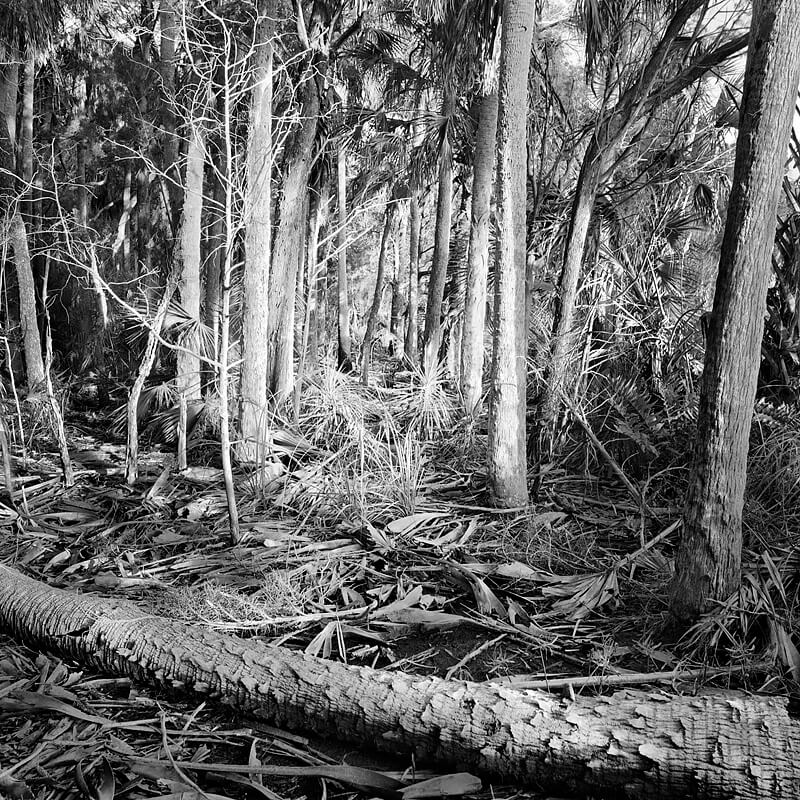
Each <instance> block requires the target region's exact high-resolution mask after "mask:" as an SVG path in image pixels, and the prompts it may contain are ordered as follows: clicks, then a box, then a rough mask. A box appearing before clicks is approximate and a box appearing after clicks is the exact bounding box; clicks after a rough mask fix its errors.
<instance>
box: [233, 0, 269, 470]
mask: <svg viewBox="0 0 800 800" xmlns="http://www.w3.org/2000/svg"><path fill="white" fill-rule="evenodd" d="M269 6H270V4H269V3H268V2H267V0H259V3H258V12H257V13H258V19H257V20H256V26H255V35H254V37H253V57H252V60H253V76H252V89H251V100H250V137H249V139H248V143H247V190H246V191H247V218H246V228H245V261H244V275H243V296H242V300H243V303H242V304H243V309H242V367H241V381H240V386H239V393H240V403H241V413H240V415H239V433H240V436H241V442H242V444H241V447H240V451H239V457H240V458H241V459H243V460H245V461H256V460H257V458H258V455H259V453H258V443H259V441H260V440H261V439H263V433H264V431H263V427H264V418H265V412H266V405H267V370H268V358H267V357H268V353H267V348H266V347H265V344H266V341H267V315H266V314H265V313H264V311H265V309H266V308H267V300H268V294H267V292H268V287H269V276H270V247H271V238H272V193H271V191H270V189H271V178H272V147H273V145H272V79H273V74H272V60H273V43H272V37H273V34H274V31H275V22H274V20H273V19H272V16H271V13H270V8H269Z"/></svg>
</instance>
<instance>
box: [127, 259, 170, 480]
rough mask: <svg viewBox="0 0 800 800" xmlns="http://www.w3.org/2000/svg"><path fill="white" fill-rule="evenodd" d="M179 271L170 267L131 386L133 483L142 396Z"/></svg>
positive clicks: (130, 463) (129, 439)
mask: <svg viewBox="0 0 800 800" xmlns="http://www.w3.org/2000/svg"><path fill="white" fill-rule="evenodd" d="M179 278H180V275H179V273H178V272H177V270H176V269H175V268H174V265H173V269H171V270H170V272H169V275H168V276H167V283H166V286H165V287H164V293H163V294H162V295H161V299H160V300H159V302H158V306H157V307H156V313H155V316H154V317H153V320H152V321H151V322H150V324H149V326H148V331H147V345H146V346H145V350H144V353H143V354H142V360H141V363H140V364H139V371H138V373H137V375H136V380H134V382H133V386H131V391H130V394H129V395H128V404H127V423H128V424H127V428H128V432H127V448H126V452H125V480H126V482H127V483H128V484H129V485H131V486H132V485H133V484H134V483H136V481H137V479H138V477H139V398H140V397H141V396H142V389H143V388H144V385H145V383H146V381H147V379H148V378H149V377H150V372H151V370H152V369H153V364H154V363H155V360H156V354H157V353H158V345H159V339H160V336H161V328H162V327H163V325H164V318H165V317H166V315H167V309H168V308H169V304H170V301H171V300H172V296H173V295H174V294H175V290H176V288H177V286H178V280H179Z"/></svg>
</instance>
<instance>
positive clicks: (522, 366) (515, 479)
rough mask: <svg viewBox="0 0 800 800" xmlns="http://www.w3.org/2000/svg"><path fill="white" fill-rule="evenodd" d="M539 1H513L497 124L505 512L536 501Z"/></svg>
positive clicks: (495, 366) (494, 410)
mask: <svg viewBox="0 0 800 800" xmlns="http://www.w3.org/2000/svg"><path fill="white" fill-rule="evenodd" d="M535 16H536V0H505V2H504V3H503V36H502V45H501V55H500V85H499V90H498V96H499V109H498V120H497V264H496V267H495V298H494V322H495V325H494V342H493V347H492V384H491V387H492V388H491V396H490V403H489V485H490V491H491V493H492V498H493V500H494V502H495V503H496V504H497V505H499V506H505V507H514V506H524V505H526V504H527V502H528V481H527V475H528V471H527V459H526V447H525V444H526V436H525V414H526V392H525V387H526V374H527V370H526V356H527V341H528V337H527V329H526V326H525V297H526V292H525V274H526V257H525V256H526V222H525V211H526V194H527V192H526V177H527V168H526V159H527V149H526V141H525V130H526V125H525V114H526V109H527V107H528V103H527V97H528V67H529V63H530V56H531V42H532V33H533V26H534V19H535Z"/></svg>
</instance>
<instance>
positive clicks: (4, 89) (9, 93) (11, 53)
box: [0, 46, 19, 170]
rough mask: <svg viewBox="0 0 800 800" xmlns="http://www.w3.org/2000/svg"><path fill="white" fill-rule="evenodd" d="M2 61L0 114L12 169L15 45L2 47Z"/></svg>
mask: <svg viewBox="0 0 800 800" xmlns="http://www.w3.org/2000/svg"><path fill="white" fill-rule="evenodd" d="M3 56H4V57H3V61H6V62H7V63H5V64H3V65H2V66H0V114H1V115H2V117H3V119H4V120H5V128H6V131H7V132H8V138H9V141H10V142H11V153H12V161H11V167H12V170H13V167H14V164H15V160H14V157H13V153H14V148H15V146H16V142H17V92H18V91H19V61H18V59H19V53H18V51H17V49H16V47H14V46H11V47H10V48H8V49H5V48H4V49H3Z"/></svg>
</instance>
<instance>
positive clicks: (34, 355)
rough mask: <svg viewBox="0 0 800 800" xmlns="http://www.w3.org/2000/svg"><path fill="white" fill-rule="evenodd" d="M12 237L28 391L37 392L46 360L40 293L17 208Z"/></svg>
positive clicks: (10, 231)
mask: <svg viewBox="0 0 800 800" xmlns="http://www.w3.org/2000/svg"><path fill="white" fill-rule="evenodd" d="M7 224H8V238H9V241H10V243H11V249H12V250H13V251H14V266H15V267H16V269H17V283H18V285H19V319H20V324H21V326H22V346H23V350H24V352H25V369H26V372H27V376H28V391H29V392H34V391H36V389H37V387H41V385H42V384H43V382H44V360H43V358H42V343H41V339H40V336H39V325H38V322H37V314H36V290H35V287H34V281H33V267H32V265H31V254H30V250H29V249H28V234H27V231H26V230H25V222H24V221H23V219H22V213H21V211H20V209H19V205H17V206H16V207H15V208H14V209H13V210H12V212H11V214H10V217H9V219H8V223H7Z"/></svg>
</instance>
